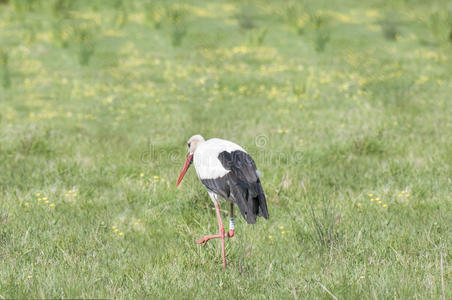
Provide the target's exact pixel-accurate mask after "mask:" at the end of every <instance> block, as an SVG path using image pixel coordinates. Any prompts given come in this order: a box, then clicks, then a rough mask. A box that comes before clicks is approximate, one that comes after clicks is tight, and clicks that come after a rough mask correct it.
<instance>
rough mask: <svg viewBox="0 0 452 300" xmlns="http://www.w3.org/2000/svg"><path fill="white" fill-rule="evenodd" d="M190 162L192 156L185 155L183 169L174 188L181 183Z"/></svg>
mask: <svg viewBox="0 0 452 300" xmlns="http://www.w3.org/2000/svg"><path fill="white" fill-rule="evenodd" d="M192 161H193V154H187V160H186V161H185V164H184V168H183V169H182V171H181V172H180V175H179V179H178V180H177V183H176V186H178V185H179V183H180V182H181V181H182V178H184V175H185V172H187V170H188V167H190V165H191V163H192Z"/></svg>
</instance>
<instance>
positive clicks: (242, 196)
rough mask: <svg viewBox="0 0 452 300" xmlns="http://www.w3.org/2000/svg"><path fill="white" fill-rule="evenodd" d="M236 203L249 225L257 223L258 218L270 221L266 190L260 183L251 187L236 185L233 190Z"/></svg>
mask: <svg viewBox="0 0 452 300" xmlns="http://www.w3.org/2000/svg"><path fill="white" fill-rule="evenodd" d="M231 195H232V197H233V199H234V200H235V201H234V202H235V203H236V204H237V206H238V207H239V210H240V212H241V214H242V216H243V218H244V219H245V220H246V222H247V223H248V224H254V223H256V218H257V216H262V217H264V218H265V219H268V211H267V203H266V201H265V194H264V190H263V189H262V186H261V184H260V182H259V181H257V182H256V183H254V184H252V185H251V186H250V185H239V184H238V185H235V186H234V187H233V188H232V189H231Z"/></svg>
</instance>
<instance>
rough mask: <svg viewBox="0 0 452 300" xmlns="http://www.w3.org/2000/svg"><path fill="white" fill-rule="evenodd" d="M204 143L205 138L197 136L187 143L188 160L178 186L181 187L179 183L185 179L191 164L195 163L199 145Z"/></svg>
mask: <svg viewBox="0 0 452 300" xmlns="http://www.w3.org/2000/svg"><path fill="white" fill-rule="evenodd" d="M203 142H204V138H203V137H202V136H201V135H199V134H197V135H194V136H192V137H191V138H190V139H189V140H188V142H187V148H188V149H187V159H186V160H185V164H184V167H183V168H182V171H181V172H180V175H179V179H178V180H177V184H176V186H178V185H179V183H180V182H181V181H182V178H184V175H185V173H186V172H187V170H188V168H189V167H190V165H191V163H192V162H193V154H194V153H195V151H196V148H198V146H199V144H201V143H203Z"/></svg>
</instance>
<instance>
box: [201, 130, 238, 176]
mask: <svg viewBox="0 0 452 300" xmlns="http://www.w3.org/2000/svg"><path fill="white" fill-rule="evenodd" d="M236 150H239V151H243V152H245V153H246V151H245V150H244V149H243V148H242V147H240V146H239V145H237V144H235V143H233V142H230V141H227V140H222V139H217V138H214V139H210V140H207V141H205V142H203V143H200V144H199V145H198V147H197V148H196V151H195V153H194V156H193V164H194V166H195V169H196V173H197V174H198V177H199V179H215V178H219V177H223V176H224V175H226V174H227V173H229V172H230V171H229V170H226V169H225V168H224V167H223V165H222V164H221V162H220V160H219V159H218V155H219V154H220V153H221V152H223V151H227V152H229V153H230V152H232V151H236Z"/></svg>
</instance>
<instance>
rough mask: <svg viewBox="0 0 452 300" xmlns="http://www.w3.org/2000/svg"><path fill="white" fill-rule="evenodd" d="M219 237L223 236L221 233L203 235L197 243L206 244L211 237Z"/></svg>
mask: <svg viewBox="0 0 452 300" xmlns="http://www.w3.org/2000/svg"><path fill="white" fill-rule="evenodd" d="M219 238H221V235H219V234H215V235H206V236H203V237H202V238H200V239H199V240H197V241H196V244H203V245H205V244H206V243H207V242H208V241H209V240H210V239H219Z"/></svg>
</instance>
